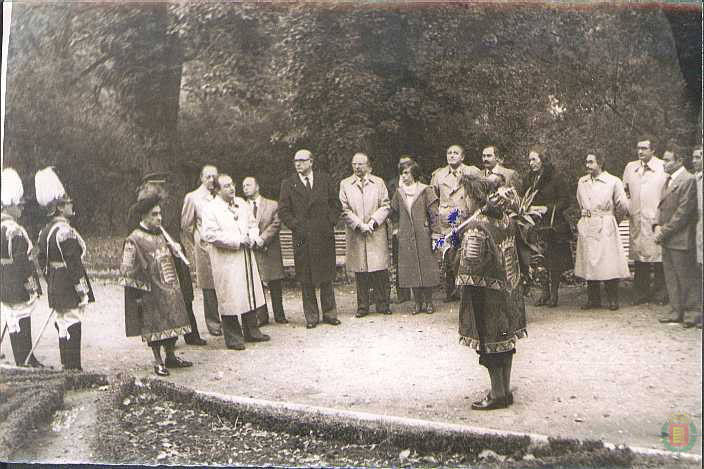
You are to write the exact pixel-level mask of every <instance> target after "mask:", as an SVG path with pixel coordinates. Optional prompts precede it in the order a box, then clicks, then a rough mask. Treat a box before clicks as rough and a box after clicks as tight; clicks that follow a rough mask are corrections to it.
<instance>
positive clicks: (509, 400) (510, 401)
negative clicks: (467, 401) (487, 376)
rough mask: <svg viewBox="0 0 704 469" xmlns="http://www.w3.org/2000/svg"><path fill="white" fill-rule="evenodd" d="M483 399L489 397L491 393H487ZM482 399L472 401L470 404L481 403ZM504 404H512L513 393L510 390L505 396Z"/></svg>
mask: <svg viewBox="0 0 704 469" xmlns="http://www.w3.org/2000/svg"><path fill="white" fill-rule="evenodd" d="M485 399H491V393H489V394H487V395H486V397H484V399H483V400H485ZM483 400H482V401H483ZM482 401H474V402H473V403H472V404H477V405H480V404H481V403H482ZM506 405H507V406H509V405H513V393H512V392H510V393H508V395H507V396H506Z"/></svg>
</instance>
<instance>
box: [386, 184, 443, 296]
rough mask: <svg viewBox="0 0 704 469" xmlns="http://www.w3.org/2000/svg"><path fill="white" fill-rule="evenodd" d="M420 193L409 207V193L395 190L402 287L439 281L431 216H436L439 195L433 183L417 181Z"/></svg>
mask: <svg viewBox="0 0 704 469" xmlns="http://www.w3.org/2000/svg"><path fill="white" fill-rule="evenodd" d="M418 186H419V190H420V191H421V193H420V195H418V197H416V200H415V201H414V202H413V204H412V205H411V210H410V211H409V210H408V207H407V205H406V195H405V194H404V193H403V192H402V191H400V190H398V189H397V190H396V192H395V193H394V196H393V199H392V201H391V217H392V219H394V220H395V223H398V235H397V236H398V273H397V275H398V283H399V286H400V287H404V288H412V287H434V286H436V285H439V284H440V267H439V266H438V262H437V258H436V257H435V255H434V254H433V252H432V237H431V235H432V232H431V227H432V220H435V219H437V213H438V197H437V195H435V191H434V190H433V188H432V187H430V186H426V185H425V184H420V183H418Z"/></svg>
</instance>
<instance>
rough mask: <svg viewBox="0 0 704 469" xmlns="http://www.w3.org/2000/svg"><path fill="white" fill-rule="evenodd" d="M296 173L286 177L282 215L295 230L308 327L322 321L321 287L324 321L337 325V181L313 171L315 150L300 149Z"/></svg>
mask: <svg viewBox="0 0 704 469" xmlns="http://www.w3.org/2000/svg"><path fill="white" fill-rule="evenodd" d="M293 164H294V166H295V168H296V174H294V175H293V176H291V177H289V178H287V179H284V181H283V182H282V183H281V194H280V196H279V217H280V218H281V221H282V222H283V223H284V224H285V225H286V226H288V227H289V228H290V229H291V231H292V232H293V250H294V253H293V258H294V262H295V265H296V278H297V279H298V281H299V282H300V283H301V293H302V296H303V313H304V315H305V318H306V327H307V328H308V329H312V328H314V327H315V326H316V325H317V324H318V322H319V321H320V310H319V309H318V299H317V297H316V295H315V288H316V287H318V288H320V304H321V308H320V309H322V311H323V322H325V323H327V324H332V325H334V326H337V325H338V324H340V321H339V320H338V319H337V306H336V304H335V292H334V290H333V287H332V282H333V280H335V266H336V264H335V223H337V219H338V217H339V216H340V211H341V208H340V200H339V198H338V191H337V187H335V184H333V183H332V181H331V180H330V176H328V175H327V174H326V173H324V172H322V171H313V154H312V153H311V152H310V151H309V150H299V151H297V152H296V154H295V156H294V160H293Z"/></svg>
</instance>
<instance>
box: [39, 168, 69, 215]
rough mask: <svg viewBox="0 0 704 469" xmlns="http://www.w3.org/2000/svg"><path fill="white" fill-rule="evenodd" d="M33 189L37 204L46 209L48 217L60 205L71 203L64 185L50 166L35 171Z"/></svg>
mask: <svg viewBox="0 0 704 469" xmlns="http://www.w3.org/2000/svg"><path fill="white" fill-rule="evenodd" d="M34 188H35V195H36V198H37V203H39V205H41V206H42V207H44V208H46V209H47V210H48V212H49V215H53V214H54V213H55V212H56V209H57V207H59V206H60V205H62V204H65V203H67V202H71V198H70V197H69V196H68V194H66V189H64V185H63V184H62V183H61V180H60V179H59V177H58V176H57V175H56V173H55V172H54V168H52V167H51V166H49V167H46V168H44V169H41V170H39V171H37V174H35V175H34Z"/></svg>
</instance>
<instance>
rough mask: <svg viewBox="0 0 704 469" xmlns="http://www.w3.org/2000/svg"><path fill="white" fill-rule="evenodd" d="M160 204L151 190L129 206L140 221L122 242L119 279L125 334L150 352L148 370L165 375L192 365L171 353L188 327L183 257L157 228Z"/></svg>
mask: <svg viewBox="0 0 704 469" xmlns="http://www.w3.org/2000/svg"><path fill="white" fill-rule="evenodd" d="M160 202H161V196H160V194H159V192H158V191H153V192H152V193H149V194H142V197H141V198H140V199H139V200H137V202H136V203H135V204H134V205H133V206H132V207H131V208H130V213H131V214H134V215H135V216H136V217H139V220H140V222H139V225H138V226H137V227H136V228H135V229H134V230H133V231H132V233H130V235H129V236H128V237H127V239H126V240H125V245H124V248H123V253H122V264H121V265H120V279H119V283H120V285H122V286H124V287H125V331H126V334H127V337H135V336H141V337H142V341H144V342H147V344H148V345H149V347H151V349H152V352H153V354H154V372H155V373H156V374H157V375H158V376H168V375H169V370H168V368H185V367H189V366H192V365H193V364H192V363H191V362H188V361H186V360H183V359H181V358H179V357H177V356H176V354H175V353H174V346H175V344H176V339H177V337H178V336H179V335H185V334H188V333H189V332H190V330H191V326H190V325H189V320H188V312H187V310H186V304H185V302H184V299H183V294H182V292H181V285H180V280H179V276H178V271H177V268H176V263H177V262H179V261H180V262H184V261H183V260H179V259H185V257H184V255H183V251H182V249H181V247H180V246H179V245H177V244H176V243H175V242H174V241H173V240H171V238H170V237H169V236H168V235H167V233H166V232H165V231H164V230H163V229H162V226H161V207H160V206H159V203H160ZM161 347H163V348H164V350H165V352H166V361H164V360H163V359H162V357H161Z"/></svg>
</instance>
